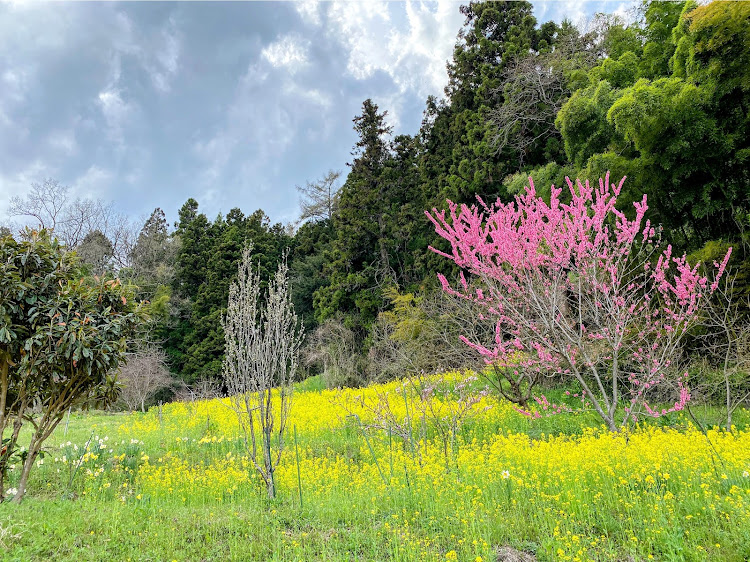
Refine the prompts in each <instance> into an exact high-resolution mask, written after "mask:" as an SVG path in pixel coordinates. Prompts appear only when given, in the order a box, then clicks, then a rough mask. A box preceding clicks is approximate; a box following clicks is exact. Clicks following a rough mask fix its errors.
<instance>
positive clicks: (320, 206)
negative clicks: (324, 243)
mask: <svg viewBox="0 0 750 562" xmlns="http://www.w3.org/2000/svg"><path fill="white" fill-rule="evenodd" d="M340 177H341V172H340V171H335V170H329V171H328V173H327V174H326V175H325V176H323V178H321V179H319V180H318V181H316V182H307V185H306V186H304V187H302V186H300V185H298V186H297V191H299V192H300V195H302V198H301V199H300V206H301V207H302V216H301V217H300V220H302V221H306V220H310V219H312V220H319V221H322V220H331V219H332V218H333V213H334V211H335V210H336V204H337V202H338V190H339V186H338V185H336V184H337V182H338V180H339V178H340Z"/></svg>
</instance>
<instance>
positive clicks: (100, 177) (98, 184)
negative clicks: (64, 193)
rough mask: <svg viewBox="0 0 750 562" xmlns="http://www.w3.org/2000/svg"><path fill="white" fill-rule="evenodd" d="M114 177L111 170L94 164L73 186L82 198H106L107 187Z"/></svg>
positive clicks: (74, 191) (74, 190) (77, 194)
mask: <svg viewBox="0 0 750 562" xmlns="http://www.w3.org/2000/svg"><path fill="white" fill-rule="evenodd" d="M114 177H115V176H114V174H113V173H112V172H111V171H110V170H106V169H104V168H101V167H99V166H97V165H93V166H91V167H89V169H88V170H86V171H85V172H84V173H83V174H81V175H80V176H79V177H78V178H77V179H76V180H75V181H74V182H73V185H72V186H71V188H72V191H73V193H74V194H75V195H76V196H77V197H81V198H82V199H99V198H106V194H107V191H108V189H107V188H108V187H109V185H110V184H111V183H112V180H113V179H114Z"/></svg>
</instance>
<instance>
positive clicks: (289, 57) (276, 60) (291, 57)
mask: <svg viewBox="0 0 750 562" xmlns="http://www.w3.org/2000/svg"><path fill="white" fill-rule="evenodd" d="M309 46H310V43H309V41H306V40H303V39H301V38H300V37H298V36H296V35H287V36H285V37H283V38H282V39H280V40H279V41H276V42H274V43H271V44H270V45H268V46H267V47H266V48H264V49H263V50H262V51H261V53H260V54H261V56H262V57H263V58H264V59H266V60H267V61H268V62H269V64H270V65H271V66H273V67H275V68H282V67H283V68H286V69H288V70H289V71H290V72H292V73H294V72H296V71H297V70H299V69H300V68H302V67H303V66H305V65H306V64H307V62H308V59H307V51H308V49H309Z"/></svg>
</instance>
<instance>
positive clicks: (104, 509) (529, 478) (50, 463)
mask: <svg viewBox="0 0 750 562" xmlns="http://www.w3.org/2000/svg"><path fill="white" fill-rule="evenodd" d="M320 390H321V381H320V380H319V378H312V379H308V380H306V381H304V382H303V383H301V384H300V385H299V386H298V389H297V394H296V398H295V399H296V400H297V401H298V404H300V405H304V404H305V401H306V400H309V399H310V398H312V397H314V396H316V394H315V393H317V392H319V391H320ZM547 394H548V396H549V398H550V400H551V401H561V400H564V399H566V397H565V395H564V392H563V391H560V390H551V391H549V392H548V393H547ZM192 408H193V407H192V406H189V407H187V408H186V409H185V411H186V412H192V411H193V409H192ZM326 408H328V407H326ZM326 408H323V407H321V411H320V412H319V413H320V416H325V415H330V412H329V411H328V410H329V409H330V408H333V406H330V408H328V409H326ZM324 409H326V411H323V410H324ZM508 411H509V412H510V413H509V414H507V415H506V414H503V415H494V414H493V415H488V416H478V417H476V418H472V419H469V420H468V421H467V422H466V423H465V424H464V425H463V426H462V427H461V428H460V431H459V435H458V436H457V444H456V458H455V459H454V460H455V466H453V465H451V466H450V467H449V469H448V471H446V470H445V469H444V468H443V467H442V460H441V456H440V453H439V447H437V446H436V444H437V443H438V442H437V441H435V434H434V432H432V431H430V430H428V431H427V433H426V435H427V437H428V438H429V439H430V440H429V441H428V442H427V443H422V444H419V445H418V446H419V447H422V448H421V449H420V454H421V453H424V454H426V455H427V457H429V458H426V459H425V460H424V463H423V466H422V463H421V462H417V460H416V458H415V457H414V455H413V454H412V452H411V451H410V449H409V445H408V444H407V443H406V442H402V441H401V440H400V439H398V438H397V437H394V436H393V435H392V434H388V433H387V432H384V431H371V432H368V433H367V435H368V440H367V441H365V439H364V435H363V432H362V430H361V428H360V427H359V426H358V424H356V423H354V422H353V421H352V420H351V419H350V420H349V421H348V422H346V423H343V424H338V425H337V424H332V425H331V426H330V427H327V428H325V427H324V428H322V429H318V430H315V431H311V430H308V429H307V428H305V427H299V428H298V431H299V440H298V445H299V449H300V455H301V457H302V460H303V462H304V463H308V464H305V466H306V467H308V469H307V470H306V471H304V472H303V474H302V483H303V505H302V506H300V500H299V490H298V488H297V480H296V471H295V472H293V477H290V478H287V480H286V481H285V482H286V484H283V485H282V486H280V491H279V496H278V497H277V498H276V499H275V500H269V499H268V498H267V497H266V495H265V493H264V488H263V485H262V483H261V482H260V481H259V480H258V479H257V478H256V477H255V473H254V471H253V470H252V468H248V469H247V470H246V471H245V473H244V474H245V476H246V477H245V478H244V481H243V482H242V483H240V484H238V485H237V487H236V490H234V491H227V486H229V485H231V484H232V482H231V478H228V477H226V473H225V470H224V469H223V468H222V467H223V466H224V465H216V463H221V462H225V461H226V459H227V458H229V459H238V458H240V457H241V456H242V455H243V454H244V446H243V443H242V440H241V439H239V438H238V435H237V433H236V431H229V430H227V426H225V425H223V424H225V423H226V418H223V417H221V416H222V415H223V414H222V410H221V409H219V410H217V412H218V414H217V413H215V414H212V415H205V414H198V413H197V412H198V410H197V409H196V410H195V412H196V413H195V414H194V415H195V416H199V415H203V416H204V417H202V418H200V417H199V418H196V419H197V422H198V423H196V424H194V425H192V426H190V427H188V426H186V425H183V424H181V423H180V420H181V419H182V418H180V419H178V420H176V423H171V422H175V420H174V419H171V418H169V416H174V415H177V414H174V413H172V411H171V410H169V409H168V408H167V407H165V408H164V413H163V416H164V418H165V419H164V420H162V422H163V423H160V422H159V419H158V413H157V410H156V409H155V408H153V409H151V410H150V411H149V412H147V413H146V414H141V413H133V414H128V413H120V414H108V413H103V412H91V413H73V414H72V415H71V416H70V421H69V424H66V422H67V420H63V422H62V423H61V424H60V426H59V427H58V429H57V431H56V433H55V434H54V435H53V436H52V437H51V438H50V439H49V441H48V443H47V446H46V449H47V451H48V454H47V456H46V457H45V459H44V462H43V463H42V464H41V465H40V466H39V467H36V468H35V470H34V472H32V477H31V481H30V484H29V491H28V494H27V499H26V500H25V501H24V502H23V503H22V504H21V505H14V504H9V503H5V504H0V552H2V553H3V554H2V559H3V560H19V561H27V560H29V561H33V560H49V559H54V560H76V561H78V560H144V561H145V560H258V561H265V560H285V561H286V560H291V561H294V560H300V561H307V560H336V561H339V560H340V561H343V560H362V561H365V560H368V561H370V560H371V561H384V560H393V561H411V560H454V559H455V560H470V561H476V560H482V561H485V562H486V561H489V560H494V558H495V552H496V549H497V548H498V547H499V546H502V545H511V546H514V547H516V548H521V549H526V550H528V551H530V552H534V553H536V555H537V556H538V558H539V559H540V560H564V559H565V560H576V559H578V560H589V559H595V560H625V559H628V557H630V559H633V560H642V559H643V560H645V559H648V556H649V555H652V556H654V558H655V559H659V560H675V561H677V560H727V561H735V560H736V561H738V562H739V561H740V560H746V559H748V557H750V525H745V524H744V523H747V522H748V521H750V519H748V517H750V479H748V478H744V477H743V475H742V469H743V466H747V468H750V464H747V465H743V464H742V463H743V462H745V461H744V460H742V461H737V462H735V461H736V459H732V458H729V456H728V455H729V453H727V451H736V450H738V449H736V446H738V445H736V444H734V441H733V439H734V438H733V437H732V436H729V435H727V434H726V433H724V432H723V431H722V430H720V429H718V430H717V429H714V430H713V433H712V439H714V440H715V441H716V445H717V446H718V447H719V448H720V449H721V451H722V453H721V454H722V455H723V456H724V458H722V457H719V458H715V456H714V455H713V453H711V452H710V450H709V447H710V444H709V443H708V441H706V440H705V438H704V437H703V436H701V434H700V433H697V432H695V431H694V429H691V428H692V422H691V421H690V419H689V418H688V417H687V416H686V415H685V413H679V414H670V415H669V416H665V417H664V418H661V419H659V420H656V421H653V422H651V423H650V426H652V427H654V426H655V427H656V428H657V429H655V430H654V431H655V432H654V433H653V439H655V440H658V439H663V438H664V436H665V435H667V434H666V433H661V429H659V428H660V427H665V428H666V427H670V428H673V429H677V433H675V435H676V436H679V435H680V434H681V432H689V431H692V433H691V435H693V436H694V437H692V438H691V439H692V441H691V442H690V443H689V445H690V446H692V447H696V450H699V451H701V453H700V454H701V455H703V457H702V459H703V460H701V461H700V462H698V461H696V462H698V464H696V465H695V467H692V466H687V465H686V463H687V462H688V461H689V460H690V459H687V460H686V459H681V458H679V454H680V451H679V448H678V449H676V450H675V451H672V452H667V453H665V454H664V455H657V453H659V451H658V450H655V451H650V452H649V451H647V452H646V453H648V454H646V453H644V455H645V456H644V457H643V458H644V459H645V458H651V457H649V456H648V455H652V457H653V456H654V455H656V456H657V457H658V458H659V460H658V461H649V462H651V463H652V464H651V465H649V464H643V463H644V462H645V461H641V460H639V461H638V462H637V463H635V464H634V463H633V462H630V464H628V463H627V462H626V463H625V464H622V463H621V464H617V463H620V459H614V460H613V461H612V462H610V461H609V460H607V462H610V464H612V466H615V465H617V466H627V467H630V469H632V473H629V474H622V475H607V474H605V473H604V472H601V471H599V472H597V470H599V469H597V470H594V471H592V469H591V467H592V466H602V467H605V468H606V467H607V466H609V465H608V464H607V462H603V463H600V465H597V464H596V463H594V464H592V462H591V461H592V459H589V458H586V456H585V455H584V456H582V457H581V458H580V459H579V460H576V461H575V463H580V466H581V471H580V473H577V474H576V473H571V472H570V471H569V470H568V471H567V472H566V470H567V469H564V468H560V471H558V470H556V466H555V465H554V464H553V465H549V464H548V462H547V461H548V459H547V458H546V456H545V455H546V454H547V453H544V454H542V453H537V452H536V451H537V450H539V451H550V452H552V451H554V450H561V448H564V447H568V446H570V447H571V449H570V450H571V455H572V454H580V453H575V451H576V450H577V449H576V447H578V446H579V445H581V444H585V443H593V444H594V446H595V445H596V440H597V439H600V437H597V436H600V435H603V436H604V437H603V438H608V437H607V434H606V432H605V433H602V432H601V429H600V426H601V424H600V422H599V420H598V419H597V418H596V417H595V416H594V415H593V414H591V413H583V414H575V415H557V416H552V417H543V418H541V419H529V418H527V417H525V416H522V415H520V414H515V413H514V412H512V410H511V409H508ZM693 411H694V413H695V415H696V416H697V417H698V418H699V419H700V420H701V421H702V423H705V424H706V425H707V426H708V427H711V426H714V425H717V424H718V423H720V422H721V418H722V414H721V409H720V408H716V407H709V406H693ZM317 413H318V412H313V416H315V415H317ZM331 419H333V418H331ZM204 420H205V421H204ZM735 421H736V427H737V435H744V434H743V432H746V431H747V428H748V426H749V425H750V415H749V413H748V411H747V410H738V411H737V412H736V414H735ZM135 422H140V423H143V424H146V425H147V426H148V427H151V428H152V429H151V430H149V431H144V432H143V433H142V434H134V433H133V432H132V430H131V429H127V428H132V427H133V424H134V423H135ZM413 423H414V431H415V434H416V433H417V432H418V431H420V429H419V428H420V425H419V424H420V423H422V422H421V421H420V420H419V419H415V420H413ZM66 425H67V427H66ZM123 426H124V427H125V429H123ZM144 427H145V426H144ZM504 435H508V436H510V437H508V439H509V441H508V442H507V445H506V446H507V447H508V450H507V451H506V450H503V449H499V450H494V451H495V452H492V453H491V452H490V449H489V447H491V445H492V443H497V442H498V436H500V437H501V438H503V436H504ZM648 435H649V436H650V435H651V434H648ZM514 436H515V437H514ZM554 436H557V437H554ZM520 437H523V439H520ZM651 438H652V437H648V439H651ZM744 438H746V437H743V439H744ZM648 439H645V440H642V441H641V442H642V443H644V446H647V447H648V446H650V445H648V444H649V443H650V441H649V440H648ZM87 442H90V448H89V453H92V454H96V455H97V456H96V457H93V456H88V457H83V447H84V445H85V444H86V443H87ZM76 447H77V449H76ZM483 447H486V449H484V448H483ZM722 447H723V448H722ZM732 447H735V449H732ZM511 449H512V450H511ZM468 451H474V453H472V454H473V455H475V457H469V456H467V454H468V453H467V452H468ZM294 453H295V451H294V442H293V440H292V439H291V434H290V435H289V439H288V441H287V456H286V457H285V459H286V460H285V462H286V463H287V466H288V467H289V468H290V469H292V470H295V469H296V460H295V456H294ZM631 453H632V454H635V455H636V456H637V455H640V454H641V451H631ZM618 454H619V453H618ZM741 454H742V455H745V456H746V457H747V459H748V460H747V462H750V453H747V452H742V453H741ZM63 455H65V457H66V459H67V462H66V463H63V462H62V460H61V458H62V456H63ZM482 455H484V456H485V457H483V458H484V460H482V459H481V458H479V457H480V456H482ZM493 455H494V456H493ZM514 455H515V456H514ZM672 457H673V458H672ZM489 458H496V459H497V460H494V461H492V462H489V461H488V460H487V459H489ZM638 458H640V457H638ZM705 459H713V460H711V461H707V460H705ZM177 460H179V461H184V462H185V463H186V464H185V466H186V467H189V468H190V469H191V470H195V474H196V475H198V476H199V475H203V474H214V475H215V478H216V482H215V486H212V485H211V484H210V483H209V485H208V487H206V486H205V485H204V484H202V483H201V482H199V480H198V476H196V480H195V481H194V482H192V481H191V480H190V479H189V478H188V480H186V481H184V482H187V484H186V487H185V488H184V489H180V490H179V491H176V492H174V493H167V492H166V491H165V489H164V488H160V487H159V485H160V484H159V481H158V477H156V479H152V480H148V478H147V477H146V476H144V474H146V473H147V472H144V470H145V469H146V468H147V467H148V468H149V470H154V469H155V468H159V467H168V466H171V465H170V464H169V463H170V462H174V461H177ZM605 460H606V459H605ZM226 462H227V463H228V464H227V465H226V466H230V467H231V466H238V464H237V463H238V461H236V460H232V461H231V462H229V461H226ZM310 463H312V464H310ZM326 463H327V464H326ZM336 463H339V464H336ZM571 463H572V464H575V463H574V462H573V461H571ZM613 463H614V464H613ZM638 463H641V464H638ZM657 464H658V466H656V465H657ZM78 465H80V466H78ZM214 465H216V466H219V468H218V469H217V470H216V471H215V472H210V470H211V466H214ZM334 465H335V467H337V468H330V467H331V466H334ZM311 466H313V467H319V468H315V469H313V468H309V467H311ZM325 466H329V468H327V469H326V468H325ZM587 467H588V468H587ZM376 468H377V470H376ZM505 469H510V472H511V473H512V478H509V479H507V480H506V479H505V477H504V476H503V475H502V473H503V471H504V470H505ZM347 470H351V471H352V472H351V475H349V473H347V472H346V471H347ZM342 471H344V472H342ZM174 473H175V474H177V469H176V468H175V469H174ZM663 474H666V476H663ZM360 475H366V476H364V477H363V478H364V480H362V481H361V482H359V483H356V482H355V483H353V484H352V483H351V482H350V481H356V480H357V479H358V478H360ZM670 475H671V476H670ZM620 476H625V477H626V482H625V483H623V482H622V481H621V480H618V478H619V477H620ZM649 478H650V479H651V480H649ZM383 480H385V484H384V483H383ZM703 486H705V488H704V487H703ZM673 498H674V499H673ZM743 522H744V523H743ZM578 551H580V553H578V554H577V552H578ZM561 552H562V553H563V554H560V553H561Z"/></svg>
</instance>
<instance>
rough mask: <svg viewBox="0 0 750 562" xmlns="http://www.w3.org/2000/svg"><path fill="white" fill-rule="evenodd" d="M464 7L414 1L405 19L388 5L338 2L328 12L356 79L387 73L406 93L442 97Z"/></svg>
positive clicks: (331, 29) (408, 8) (406, 9)
mask: <svg viewBox="0 0 750 562" xmlns="http://www.w3.org/2000/svg"><path fill="white" fill-rule="evenodd" d="M395 6H397V7H398V9H400V8H401V6H404V5H403V4H395ZM458 6H459V5H458V4H457V3H456V2H455V1H448V0H443V1H440V2H437V3H429V4H428V3H424V2H413V1H410V2H407V3H406V4H405V12H406V14H405V15H406V17H405V21H402V20H401V18H398V17H392V15H391V13H390V11H389V7H390V4H389V3H388V2H363V3H360V2H334V3H332V4H331V5H330V8H329V12H328V17H329V22H330V24H331V28H330V31H329V35H330V36H331V37H334V38H338V39H339V40H340V41H341V42H342V43H343V44H344V46H345V48H346V49H347V51H348V64H347V70H348V72H349V73H350V74H351V75H352V76H353V77H354V78H356V79H358V80H363V79H366V78H370V77H371V76H372V75H373V74H374V73H375V72H378V71H382V72H385V73H386V74H388V75H389V76H390V77H391V79H392V80H393V82H394V83H395V84H396V86H397V87H398V89H399V91H400V92H402V93H405V92H407V91H408V92H410V93H413V94H416V95H419V96H420V97H426V96H427V95H429V94H436V95H440V94H441V93H442V89H443V87H444V86H445V85H446V83H447V80H448V76H447V73H446V70H445V65H446V61H447V60H448V59H450V57H451V55H452V51H453V45H454V43H455V38H456V34H457V32H458V29H459V28H460V27H461V24H462V22H463V16H462V15H461V14H460V13H459V11H458Z"/></svg>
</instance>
